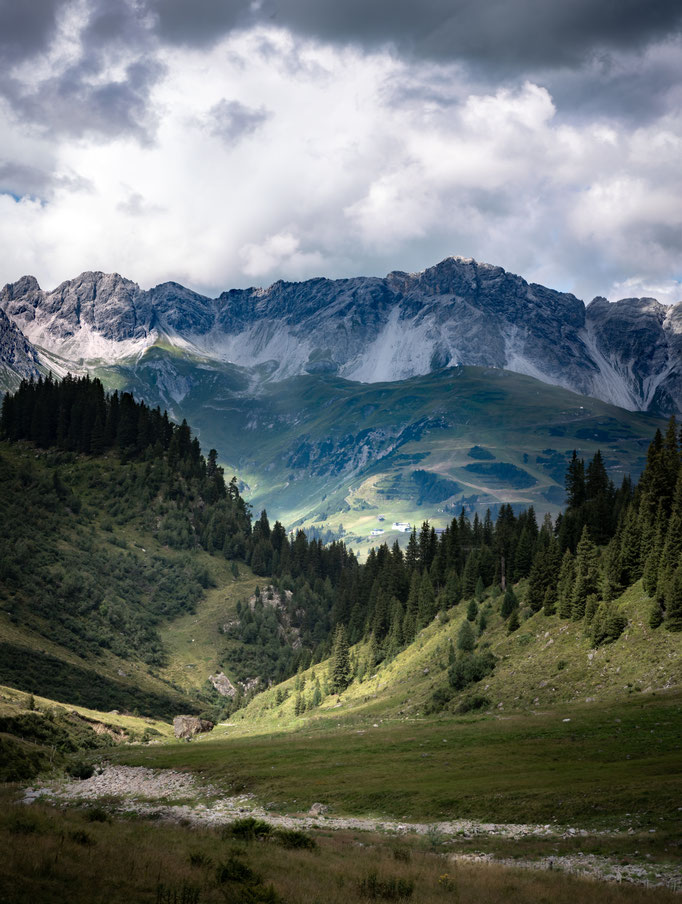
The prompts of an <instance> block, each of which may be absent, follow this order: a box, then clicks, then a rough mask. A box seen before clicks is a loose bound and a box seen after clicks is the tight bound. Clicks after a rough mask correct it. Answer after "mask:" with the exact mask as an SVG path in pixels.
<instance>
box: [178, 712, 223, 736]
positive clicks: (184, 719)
mask: <svg viewBox="0 0 682 904" xmlns="http://www.w3.org/2000/svg"><path fill="white" fill-rule="evenodd" d="M212 730H213V722H209V721H208V720H207V719H199V718H198V717H197V716H176V717H175V718H174V719H173V731H174V732H175V737H176V738H187V739H189V738H193V737H194V735H197V734H200V733H201V732H202V731H212Z"/></svg>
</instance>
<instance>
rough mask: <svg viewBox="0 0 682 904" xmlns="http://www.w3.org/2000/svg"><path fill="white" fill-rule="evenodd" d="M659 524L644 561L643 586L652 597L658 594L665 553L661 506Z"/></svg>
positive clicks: (658, 517)
mask: <svg viewBox="0 0 682 904" xmlns="http://www.w3.org/2000/svg"><path fill="white" fill-rule="evenodd" d="M656 520H657V522H658V523H657V525H656V529H655V533H654V540H653V543H652V544H651V549H650V551H649V554H648V556H647V557H646V560H645V562H644V573H643V574H642V586H643V587H644V590H645V591H646V593H647V594H648V595H649V596H650V597H652V598H653V597H655V596H656V588H657V587H658V571H659V565H660V562H661V555H662V554H663V544H664V542H665V522H664V518H663V513H662V510H661V508H660V506H659V509H658V516H657V519H656Z"/></svg>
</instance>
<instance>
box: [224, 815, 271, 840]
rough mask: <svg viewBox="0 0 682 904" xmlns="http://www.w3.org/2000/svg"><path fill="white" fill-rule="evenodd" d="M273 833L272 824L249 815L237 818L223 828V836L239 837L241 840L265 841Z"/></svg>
mask: <svg viewBox="0 0 682 904" xmlns="http://www.w3.org/2000/svg"><path fill="white" fill-rule="evenodd" d="M271 835H272V826H271V825H270V823H268V822H265V821H264V820H262V819H254V817H253V816H247V817H245V818H244V819H236V820H235V821H234V822H233V823H231V824H230V825H229V826H226V827H225V829H224V830H223V837H228V838H230V837H231V838H237V839H239V841H263V840H264V839H266V838H269V837H270V836H271Z"/></svg>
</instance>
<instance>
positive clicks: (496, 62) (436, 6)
mask: <svg viewBox="0 0 682 904" xmlns="http://www.w3.org/2000/svg"><path fill="white" fill-rule="evenodd" d="M148 8H149V9H150V11H152V12H153V13H154V14H155V15H156V17H157V29H158V31H159V34H160V35H161V36H162V38H163V39H165V40H167V41H171V42H173V43H178V44H195V45H200V44H208V43H212V42H214V41H215V40H217V39H219V38H220V37H222V36H223V35H224V34H225V33H226V32H227V31H229V30H231V29H233V28H236V27H240V26H243V25H247V24H253V23H254V22H266V23H267V22H271V23H274V24H276V25H281V26H284V27H287V28H291V29H292V30H294V31H295V32H298V33H299V34H304V35H308V36H311V37H315V38H320V39H323V40H326V41H332V42H354V43H359V44H362V45H365V46H379V45H383V44H386V43H389V42H390V43H394V44H396V45H397V46H398V47H399V48H402V49H405V50H410V51H412V52H414V53H415V54H417V55H419V56H422V57H428V58H433V59H439V60H453V59H465V60H468V61H469V62H472V63H480V64H482V65H484V66H486V67H489V66H492V67H494V68H496V69H500V68H506V69H509V70H510V71H526V70H528V69H531V68H535V67H546V66H552V67H555V66H564V65H574V64H576V63H578V62H580V61H581V60H583V59H584V58H585V57H586V56H588V55H589V54H590V53H591V52H592V51H593V50H594V49H595V48H599V47H604V48H609V49H613V50H629V49H636V48H640V47H643V46H645V45H646V44H648V43H650V42H651V41H653V40H657V39H659V38H661V37H662V36H664V35H667V34H669V33H671V32H677V31H679V30H680V23H681V21H682V5H681V4H680V3H679V2H677V0H599V2H595V0H562V2H557V0H512V2H510V0H486V2H484V3H482V2H479V0H421V2H420V3H415V2H414V0H370V2H368V0H344V2H337V0H333V2H332V0H328V2H321V0H263V2H255V3H251V2H248V0H195V2H193V3H187V2H185V0H148Z"/></svg>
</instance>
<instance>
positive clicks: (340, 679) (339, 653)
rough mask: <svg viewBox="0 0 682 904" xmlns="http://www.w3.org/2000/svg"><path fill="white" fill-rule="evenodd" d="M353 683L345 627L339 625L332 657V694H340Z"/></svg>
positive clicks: (335, 634)
mask: <svg viewBox="0 0 682 904" xmlns="http://www.w3.org/2000/svg"><path fill="white" fill-rule="evenodd" d="M350 682H351V670H350V659H349V655H348V638H347V636H346V629H345V628H344V626H343V625H338V626H337V628H336V631H335V633H334V643H333V646H332V655H331V672H330V676H329V684H330V687H331V690H332V693H335V694H340V693H341V692H342V691H345V689H346V688H347V687H348V685H349V684H350Z"/></svg>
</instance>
